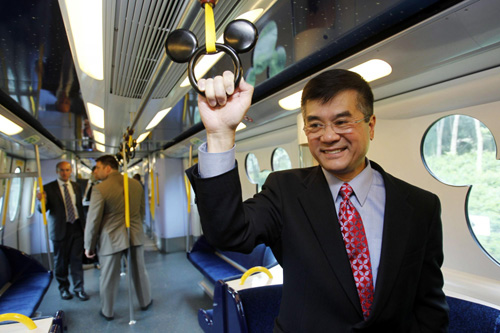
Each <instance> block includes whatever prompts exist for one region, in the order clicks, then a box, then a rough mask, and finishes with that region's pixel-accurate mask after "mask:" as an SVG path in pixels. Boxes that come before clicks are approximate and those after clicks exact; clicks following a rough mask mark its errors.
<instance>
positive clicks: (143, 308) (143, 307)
mask: <svg viewBox="0 0 500 333" xmlns="http://www.w3.org/2000/svg"><path fill="white" fill-rule="evenodd" d="M151 304H153V300H151V302H149V304H148V305H146V306H141V310H142V311H146V310H147V309H149V307H150V306H151Z"/></svg>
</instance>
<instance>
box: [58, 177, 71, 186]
mask: <svg viewBox="0 0 500 333" xmlns="http://www.w3.org/2000/svg"><path fill="white" fill-rule="evenodd" d="M57 183H58V184H59V186H63V185H64V184H68V186H69V184H70V182H69V180H68V181H67V182H63V181H62V180H60V179H59V178H57Z"/></svg>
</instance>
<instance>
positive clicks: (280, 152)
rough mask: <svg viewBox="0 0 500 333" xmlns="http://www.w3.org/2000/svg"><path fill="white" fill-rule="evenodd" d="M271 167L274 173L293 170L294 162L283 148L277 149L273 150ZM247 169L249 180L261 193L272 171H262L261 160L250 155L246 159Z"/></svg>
mask: <svg viewBox="0 0 500 333" xmlns="http://www.w3.org/2000/svg"><path fill="white" fill-rule="evenodd" d="M271 166H272V169H273V171H278V170H287V169H291V168H292V162H291V161H290V157H289V156H288V153H287V152H286V150H285V149H283V148H280V147H278V148H276V149H275V150H273V153H272V155H271ZM245 169H246V172H247V178H248V180H249V181H250V183H252V184H256V185H257V192H260V190H261V189H262V185H264V182H265V181H266V179H267V176H269V174H270V173H271V170H260V166H259V160H258V159H257V157H256V156H255V155H254V154H252V153H249V154H247V156H246V158H245Z"/></svg>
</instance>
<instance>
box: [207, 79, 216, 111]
mask: <svg viewBox="0 0 500 333" xmlns="http://www.w3.org/2000/svg"><path fill="white" fill-rule="evenodd" d="M205 98H206V99H207V103H208V105H210V106H211V107H215V106H216V105H217V98H216V97H215V88H214V80H213V79H207V80H205Z"/></svg>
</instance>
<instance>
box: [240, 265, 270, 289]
mask: <svg viewBox="0 0 500 333" xmlns="http://www.w3.org/2000/svg"><path fill="white" fill-rule="evenodd" d="M257 272H263V273H266V274H267V276H268V277H269V278H270V279H272V278H273V275H272V274H271V272H270V271H269V270H268V269H267V268H265V267H263V266H255V267H252V268H250V269H249V270H247V271H246V272H245V273H244V274H243V276H242V277H241V282H240V285H243V284H244V283H245V280H246V279H247V277H249V276H250V275H252V274H253V273H257Z"/></svg>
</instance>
